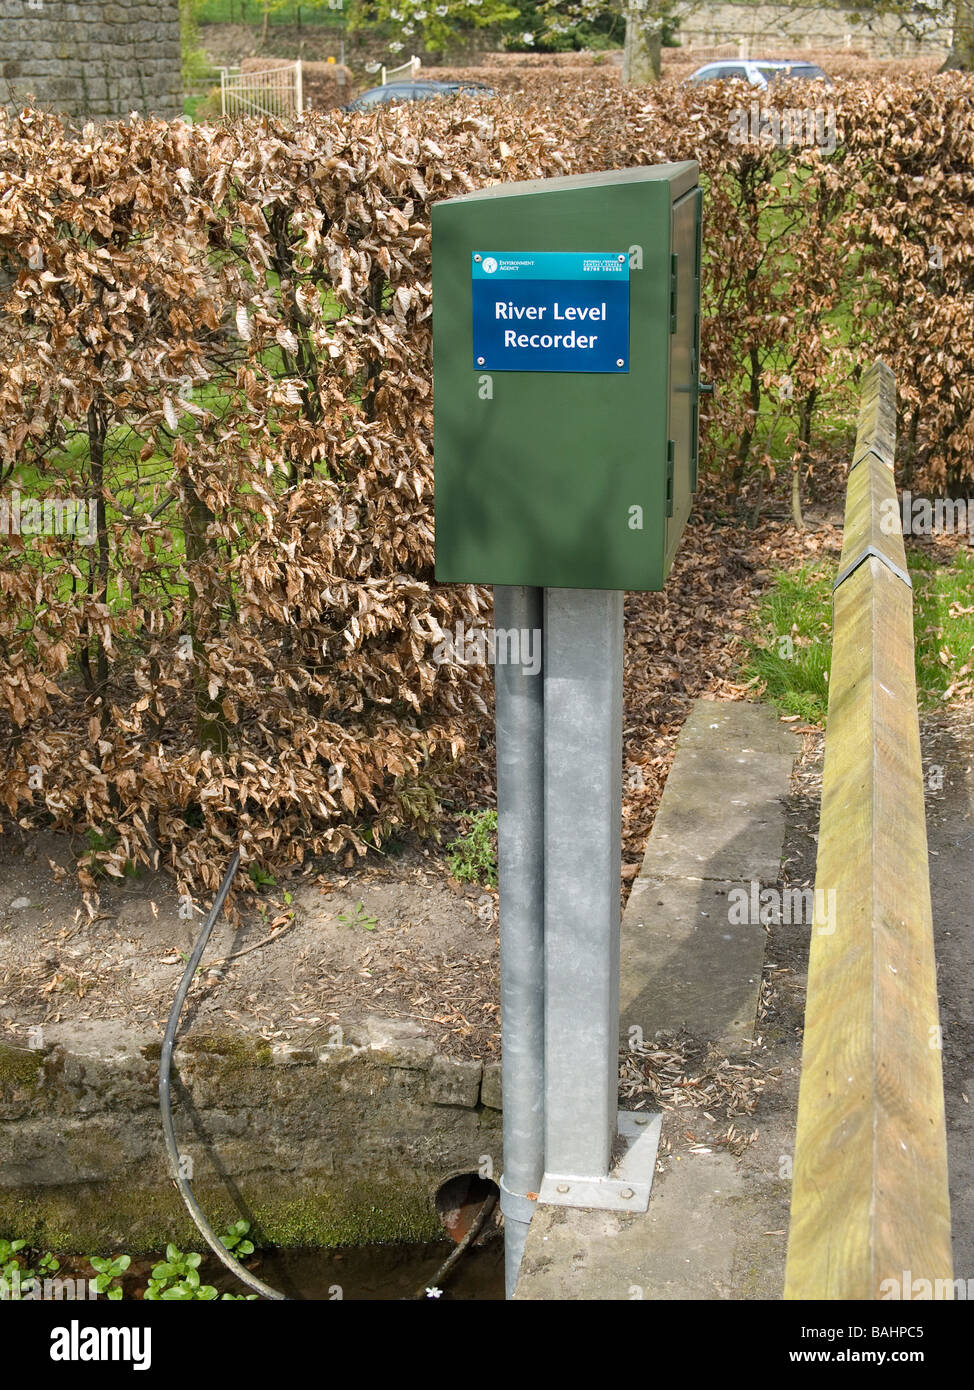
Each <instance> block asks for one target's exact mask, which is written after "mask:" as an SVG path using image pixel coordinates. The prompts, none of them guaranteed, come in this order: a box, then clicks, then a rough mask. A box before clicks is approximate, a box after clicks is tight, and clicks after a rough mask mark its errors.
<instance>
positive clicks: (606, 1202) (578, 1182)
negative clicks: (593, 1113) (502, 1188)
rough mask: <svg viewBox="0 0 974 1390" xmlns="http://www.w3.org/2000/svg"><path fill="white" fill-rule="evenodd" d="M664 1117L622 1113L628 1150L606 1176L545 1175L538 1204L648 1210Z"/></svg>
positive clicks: (622, 1135)
mask: <svg viewBox="0 0 974 1390" xmlns="http://www.w3.org/2000/svg"><path fill="white" fill-rule="evenodd" d="M662 1124H663V1116H662V1115H661V1114H659V1113H653V1112H648V1111H644V1110H640V1111H632V1110H620V1111H619V1116H618V1126H619V1129H618V1132H619V1137H620V1138H621V1139H624V1140H625V1141H626V1150H625V1153H624V1154H623V1155H622V1157H621V1158H620V1159H619V1161H618V1162H617V1163H616V1165H615V1167H614V1168H612V1169H610V1171H609V1173H608V1174H607V1175H606V1176H605V1177H596V1178H586V1177H583V1176H579V1175H577V1174H575V1175H573V1174H567V1173H545V1175H544V1178H543V1179H542V1182H541V1190H540V1192H539V1193H538V1201H539V1202H545V1203H547V1204H548V1206H552V1207H592V1208H595V1209H597V1210H600V1211H646V1210H647V1208H648V1207H649V1193H650V1189H651V1188H652V1186H653V1174H654V1173H655V1171H656V1153H657V1150H658V1149H659V1139H660V1130H661V1128H662Z"/></svg>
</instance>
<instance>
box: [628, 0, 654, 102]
mask: <svg viewBox="0 0 974 1390" xmlns="http://www.w3.org/2000/svg"><path fill="white" fill-rule="evenodd" d="M661 66H662V34H661V32H660V28H659V24H658V21H657V20H656V18H655V17H654V16H653V15H650V14H647V13H646V0H634V3H633V4H632V6H631V7H630V8H629V9H628V10H627V11H626V46H625V49H624V50H623V55H622V80H623V82H624V83H625V85H626V86H629V87H648V86H649V85H650V83H652V82H658V81H659V78H660V71H661Z"/></svg>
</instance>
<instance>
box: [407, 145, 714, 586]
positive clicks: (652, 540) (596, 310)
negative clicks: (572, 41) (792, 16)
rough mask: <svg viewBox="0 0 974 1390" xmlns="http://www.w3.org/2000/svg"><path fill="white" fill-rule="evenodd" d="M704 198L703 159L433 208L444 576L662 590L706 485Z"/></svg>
mask: <svg viewBox="0 0 974 1390" xmlns="http://www.w3.org/2000/svg"><path fill="white" fill-rule="evenodd" d="M700 207H701V194H700V189H699V186H698V168H697V165H696V164H695V163H692V162H687V163H682V164H664V165H656V166H653V167H644V168H636V169H626V170H621V171H614V172H609V173H599V174H583V175H579V176H573V177H569V178H559V179H541V180H534V181H529V182H524V183H513V184H497V185H494V186H492V187H490V188H486V189H483V190H481V191H479V192H477V193H472V194H468V195H467V196H465V197H462V198H451V199H447V200H445V201H443V202H440V203H437V204H436V205H435V206H434V208H433V370H434V393H435V396H434V412H435V440H434V465H435V476H436V577H437V579H439V580H441V581H445V582H453V581H463V582H478V583H488V584H514V585H532V586H538V587H552V588H582V589H636V590H640V589H642V590H650V589H660V588H662V586H663V583H664V581H665V579H666V575H667V573H668V571H669V569H670V566H671V565H672V563H673V557H674V554H675V552H676V548H677V545H678V543H679V540H680V536H681V534H682V531H683V528H684V526H685V524H686V520H687V516H688V514H689V511H690V505H691V501H692V496H693V492H694V490H695V487H696V473H697V402H698V394H699V377H698V369H699V322H700V314H699V302H700ZM558 253H561V254H558ZM614 263H617V264H614ZM552 268H553V269H552ZM617 272H618V273H617ZM505 276H511V277H513V278H509V279H504V277H505ZM491 277H493V278H491ZM531 277H534V279H533V280H532V278H531ZM552 277H554V278H552ZM563 277H564V278H563ZM573 277H574V278H573ZM620 278H621V279H622V280H623V281H625V280H626V279H627V281H628V293H627V292H626V289H625V287H624V285H623V284H622V283H620ZM603 286H604V289H603ZM475 303H476V306H477V307H476V310H475ZM607 305H608V307H607ZM538 306H542V307H538ZM626 311H627V314H628V323H627V324H625V323H624V322H623V319H624V317H625V314H626ZM553 319H557V320H558V322H557V323H555V322H552V320H553ZM566 320H567V322H566ZM600 320H601V321H600ZM606 320H608V322H606ZM566 344H567V345H568V346H567V347H565V346H563V345H566ZM552 345H554V346H552ZM607 352H608V355H606V354H607Z"/></svg>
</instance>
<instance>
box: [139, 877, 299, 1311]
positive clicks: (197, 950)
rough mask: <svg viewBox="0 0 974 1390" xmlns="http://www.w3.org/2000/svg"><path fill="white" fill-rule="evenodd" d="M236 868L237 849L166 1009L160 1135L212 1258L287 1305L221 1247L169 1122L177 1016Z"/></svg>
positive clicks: (257, 1290)
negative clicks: (185, 1169) (185, 1168)
mask: <svg viewBox="0 0 974 1390" xmlns="http://www.w3.org/2000/svg"><path fill="white" fill-rule="evenodd" d="M239 867H240V851H239V850H237V851H236V853H235V854H234V856H233V858H232V859H231V860H230V867H229V868H228V869H227V872H226V874H225V875H224V878H223V882H222V883H221V884H220V890H219V892H218V893H217V895H216V898H215V899H214V900H213V906H212V907H211V908H210V911H209V915H208V917H207V919H206V921H205V922H204V923H203V930H202V931H201V932H200V934H199V936H198V938H197V941H196V945H195V946H194V947H193V954H192V955H191V956H190V958H189V961H188V963H187V965H186V969H185V970H184V971H183V978H182V979H181V980H180V982H179V988H178V989H177V991H176V997H175V999H174V1000H173V1004H172V1008H171V1009H170V1010H169V1021H168V1023H167V1024H166V1033H165V1036H164V1038H163V1040H162V1055H161V1056H160V1058H159V1109H160V1111H161V1112H162V1132H163V1135H164V1136H165V1140H166V1153H167V1154H168V1155H169V1166H170V1168H171V1170H172V1176H173V1181H174V1182H175V1184H176V1186H177V1187H178V1188H179V1195H180V1196H181V1197H182V1199H183V1201H184V1202H185V1203H186V1209H187V1210H188V1212H189V1214H190V1216H191V1217H192V1218H193V1220H194V1221H195V1222H196V1225H197V1228H198V1229H199V1232H200V1235H201V1236H202V1237H203V1239H204V1240H205V1241H206V1243H207V1245H208V1246H209V1247H210V1249H211V1250H212V1251H213V1253H214V1255H216V1257H217V1259H219V1260H222V1262H223V1263H224V1264H225V1265H226V1267H227V1269H229V1270H230V1272H231V1273H232V1274H235V1275H236V1276H237V1278H238V1279H240V1280H242V1281H243V1282H244V1283H245V1284H247V1285H248V1287H250V1288H252V1289H253V1290H254V1291H255V1292H256V1293H259V1294H261V1295H262V1297H264V1298H274V1299H280V1300H283V1301H285V1302H286V1301H287V1300H286V1298H285V1295H284V1294H282V1293H280V1292H279V1291H278V1290H277V1289H272V1288H271V1287H270V1285H269V1284H265V1283H263V1282H262V1281H261V1280H260V1279H258V1278H257V1276H256V1275H255V1274H251V1273H250V1271H249V1270H248V1269H245V1268H244V1266H243V1265H242V1264H241V1263H240V1261H239V1260H237V1259H235V1258H234V1257H233V1255H231V1254H230V1251H229V1250H228V1249H227V1247H226V1246H225V1245H224V1244H223V1241H222V1240H221V1239H220V1237H219V1236H218V1235H217V1233H216V1231H214V1229H213V1227H212V1226H211V1225H210V1223H209V1222H208V1221H207V1219H206V1217H205V1216H204V1215H203V1213H202V1211H201V1210H200V1207H199V1203H198V1202H197V1200H196V1198H195V1197H194V1196H193V1189H192V1188H191V1187H190V1185H189V1183H188V1182H187V1181H186V1179H185V1178H184V1177H183V1173H182V1167H181V1162H180V1157H179V1149H178V1148H177V1146H176V1131H175V1130H174V1129H173V1123H172V1097H171V1095H170V1093H169V1072H170V1068H171V1066H172V1050H173V1043H174V1041H175V1037H176V1028H177V1027H178V1025H179V1015H180V1014H181V1013H182V1011H183V1005H184V1004H185V1002H186V995H187V994H188V993H189V987H190V985H191V984H192V983H193V976H194V975H195V974H196V971H197V968H198V966H199V963H200V959H201V957H202V955H203V952H204V950H205V949H206V943H207V942H208V941H209V939H210V933H211V932H212V930H213V927H214V925H215V923H216V919H217V917H218V916H219V915H220V909H221V908H222V907H223V904H224V903H225V902H226V897H227V894H228V893H229V891H230V885H231V883H232V882H233V880H234V878H235V877H236V873H237V870H238V869H239Z"/></svg>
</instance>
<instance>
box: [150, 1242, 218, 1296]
mask: <svg viewBox="0 0 974 1390" xmlns="http://www.w3.org/2000/svg"><path fill="white" fill-rule="evenodd" d="M202 1259H203V1256H202V1255H199V1254H197V1253H196V1251H195V1250H191V1251H190V1252H189V1253H188V1254H185V1255H184V1254H183V1252H182V1251H181V1250H177V1249H176V1247H175V1245H167V1246H166V1258H165V1259H164V1260H161V1261H160V1262H159V1263H158V1264H155V1265H153V1266H152V1270H151V1272H150V1274H149V1286H148V1288H147V1289H146V1291H145V1296H146V1298H147V1299H148V1300H149V1301H150V1302H152V1303H155V1302H159V1301H162V1302H166V1303H174V1302H182V1303H189V1302H192V1301H197V1302H210V1301H211V1300H212V1299H214V1298H216V1297H218V1295H217V1291H216V1289H215V1288H214V1287H213V1285H212V1284H203V1283H201V1282H200V1276H199V1266H200V1263H201V1261H202Z"/></svg>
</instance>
